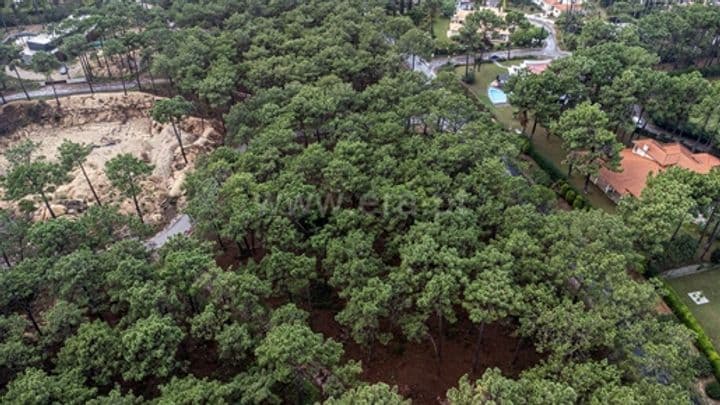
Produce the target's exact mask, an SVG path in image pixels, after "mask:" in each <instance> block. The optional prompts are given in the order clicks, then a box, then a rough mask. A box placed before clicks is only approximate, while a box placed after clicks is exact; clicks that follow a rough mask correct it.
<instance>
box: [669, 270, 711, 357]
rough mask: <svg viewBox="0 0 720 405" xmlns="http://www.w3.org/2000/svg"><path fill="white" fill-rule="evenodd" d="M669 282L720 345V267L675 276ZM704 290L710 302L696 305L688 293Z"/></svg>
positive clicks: (709, 334)
mask: <svg viewBox="0 0 720 405" xmlns="http://www.w3.org/2000/svg"><path fill="white" fill-rule="evenodd" d="M668 283H670V285H671V286H672V287H673V288H674V289H675V291H677V293H678V295H679V296H680V298H681V299H682V300H683V302H684V303H685V304H686V305H687V306H688V308H690V310H691V311H692V313H693V315H695V317H696V318H697V320H698V321H699V322H700V323H701V324H702V326H703V328H704V329H705V332H707V334H708V336H709V337H710V339H712V341H713V344H714V345H715V347H720V269H714V270H708V271H706V272H703V273H698V274H693V275H689V276H684V277H679V278H674V279H671V280H668ZM691 291H702V292H703V294H704V295H705V297H707V298H708V299H709V300H710V302H709V303H707V304H704V305H696V304H695V303H694V302H693V301H692V300H691V299H690V297H688V295H687V294H688V293H689V292H691Z"/></svg>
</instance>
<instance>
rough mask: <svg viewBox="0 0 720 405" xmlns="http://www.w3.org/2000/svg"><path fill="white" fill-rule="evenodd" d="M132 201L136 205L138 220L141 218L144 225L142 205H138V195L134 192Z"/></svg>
mask: <svg viewBox="0 0 720 405" xmlns="http://www.w3.org/2000/svg"><path fill="white" fill-rule="evenodd" d="M132 200H133V203H134V204H135V210H136V211H137V214H138V218H140V223H142V224H144V223H145V221H144V220H143V214H142V211H141V210H140V204H138V200H137V195H135V192H134V191H133V192H132Z"/></svg>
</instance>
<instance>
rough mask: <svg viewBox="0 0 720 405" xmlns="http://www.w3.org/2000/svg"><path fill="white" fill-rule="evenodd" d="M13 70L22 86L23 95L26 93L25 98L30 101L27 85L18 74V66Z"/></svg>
mask: <svg viewBox="0 0 720 405" xmlns="http://www.w3.org/2000/svg"><path fill="white" fill-rule="evenodd" d="M13 70H14V71H15V75H16V76H17V79H18V83H19V84H20V88H21V89H22V91H23V93H25V98H26V99H28V101H30V95H29V94H28V92H27V89H26V88H25V83H23V81H22V79H21V78H20V72H18V69H17V66H13Z"/></svg>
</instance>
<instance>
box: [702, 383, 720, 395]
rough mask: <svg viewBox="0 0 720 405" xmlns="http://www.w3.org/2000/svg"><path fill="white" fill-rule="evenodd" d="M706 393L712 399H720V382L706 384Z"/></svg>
mask: <svg viewBox="0 0 720 405" xmlns="http://www.w3.org/2000/svg"><path fill="white" fill-rule="evenodd" d="M705 393H706V394H707V396H708V397H710V398H712V399H720V383H718V382H717V381H712V382H710V383H708V384H707V385H705Z"/></svg>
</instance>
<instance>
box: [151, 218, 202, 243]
mask: <svg viewBox="0 0 720 405" xmlns="http://www.w3.org/2000/svg"><path fill="white" fill-rule="evenodd" d="M191 230H192V222H190V217H189V216H188V215H187V214H181V215H178V216H176V217H175V218H174V219H173V220H172V221H170V223H169V224H168V225H167V226H166V227H165V228H164V229H163V230H162V231H160V232H158V233H157V234H155V236H153V237H152V238H150V239H148V240H147V241H146V242H145V246H146V247H147V248H148V249H160V248H161V247H163V245H165V244H166V243H167V241H168V240H170V238H172V237H173V236H176V235H180V234H188V233H190V231H191Z"/></svg>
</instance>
